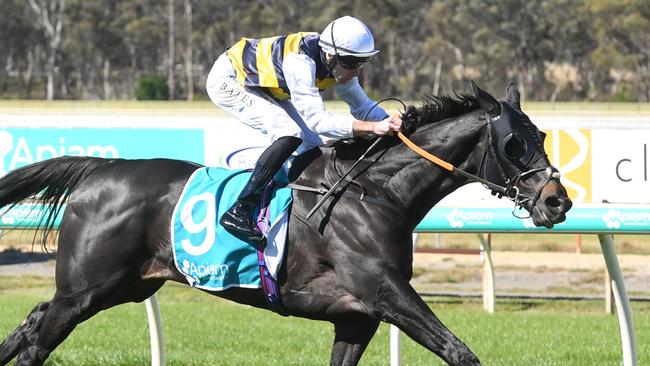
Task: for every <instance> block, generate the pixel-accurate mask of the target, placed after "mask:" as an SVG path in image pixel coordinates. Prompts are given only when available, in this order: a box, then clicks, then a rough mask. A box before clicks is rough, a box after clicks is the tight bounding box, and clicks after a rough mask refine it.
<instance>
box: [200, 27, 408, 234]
mask: <svg viewBox="0 0 650 366" xmlns="http://www.w3.org/2000/svg"><path fill="white" fill-rule="evenodd" d="M378 52H379V51H378V50H376V49H375V42H374V39H373V37H372V34H371V33H370V30H369V29H368V27H367V26H366V25H365V24H363V23H362V22H361V21H360V20H358V19H356V18H353V17H350V16H344V17H342V18H338V19H336V20H334V21H333V22H331V23H330V24H329V25H327V27H325V30H324V31H323V32H322V33H321V34H320V35H319V34H318V33H306V32H300V33H293V34H289V35H286V36H277V37H270V38H262V39H250V38H242V39H241V40H240V41H239V42H237V43H235V44H234V45H233V46H232V47H230V48H228V49H227V50H226V52H224V53H223V54H221V56H219V58H218V59H217V60H216V61H215V63H214V65H213V66H212V69H211V70H210V73H209V74H208V79H207V82H206V88H207V92H208V95H209V96H210V99H211V100H212V102H213V103H214V104H216V105H217V106H218V107H219V108H221V109H222V110H224V111H226V112H228V113H230V114H232V115H233V116H234V117H236V118H237V119H238V120H239V121H241V122H242V123H244V124H246V125H248V126H250V127H252V128H254V129H256V130H259V131H260V132H262V133H264V134H266V135H267V136H268V137H269V140H270V142H271V145H270V146H269V147H268V148H267V149H266V150H265V151H264V152H263V153H262V155H261V156H260V157H259V159H258V161H257V163H256V165H255V168H254V169H253V173H252V175H251V177H250V179H249V181H248V182H247V183H246V185H245V186H244V188H243V190H242V192H241V193H240V195H239V198H238V199H237V201H236V202H235V203H234V204H233V206H232V207H231V208H230V209H229V210H228V211H226V212H225V213H224V214H223V216H222V217H221V219H220V220H219V223H220V224H221V225H222V226H223V227H224V228H225V229H226V230H228V232H230V233H232V234H233V235H235V236H238V237H243V238H246V239H248V240H262V239H263V235H262V234H261V233H260V231H259V229H258V228H257V224H256V221H255V220H254V219H253V218H252V214H253V210H254V207H255V205H256V200H257V196H258V194H259V193H260V192H261V191H263V190H264V188H265V187H266V185H267V184H268V183H269V182H270V181H271V179H273V176H274V175H275V174H276V173H277V172H278V171H279V170H280V168H281V167H282V166H283V164H284V163H285V161H287V159H289V158H290V157H291V155H292V154H293V153H294V152H295V151H297V152H298V153H300V152H303V151H305V150H308V149H310V148H313V147H315V146H319V145H321V144H322V143H323V141H324V140H331V139H345V138H351V137H354V136H361V135H371V134H374V135H378V136H383V135H387V134H392V133H393V131H398V130H399V129H400V127H401V125H402V120H401V119H400V118H399V117H397V116H392V117H391V116H388V114H387V113H386V112H385V111H384V110H383V109H382V108H380V107H375V108H374V109H373V106H374V103H373V101H372V100H370V99H369V98H368V96H367V95H366V93H365V92H364V91H363V89H362V88H361V86H360V85H359V80H358V78H357V76H358V75H359V70H360V69H361V68H362V67H363V66H364V65H365V64H366V63H367V62H368V61H370V59H371V58H372V56H374V55H375V54H377V53H378ZM330 86H333V87H334V91H335V92H336V94H337V95H338V96H339V97H340V98H341V99H342V100H343V101H345V102H346V103H347V104H348V106H349V107H350V113H351V114H352V116H354V117H351V116H346V115H341V114H334V113H329V112H327V111H326V110H325V105H324V104H323V99H322V97H321V95H320V93H319V92H320V91H322V90H325V89H326V88H328V87H330ZM371 109H372V110H371ZM369 111H370V113H369V114H368V112H369ZM366 114H368V116H367V119H368V121H378V122H368V121H362V120H361V119H362V118H364V117H365V116H366Z"/></svg>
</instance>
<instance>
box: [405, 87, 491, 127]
mask: <svg viewBox="0 0 650 366" xmlns="http://www.w3.org/2000/svg"><path fill="white" fill-rule="evenodd" d="M478 108H479V102H478V99H477V98H476V97H475V96H473V95H469V94H454V95H453V96H450V95H426V96H425V98H424V101H423V102H422V105H420V107H419V108H416V107H415V106H409V107H408V108H407V109H406V111H405V112H404V114H402V121H403V122H404V126H403V130H404V134H406V135H407V136H408V135H410V134H411V133H413V132H414V131H415V130H417V129H418V128H419V127H422V126H424V125H428V124H431V123H434V122H438V121H442V120H445V119H447V118H452V117H457V116H460V115H463V114H465V113H469V112H471V111H473V110H476V109H478Z"/></svg>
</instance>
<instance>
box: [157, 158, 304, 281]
mask: <svg viewBox="0 0 650 366" xmlns="http://www.w3.org/2000/svg"><path fill="white" fill-rule="evenodd" d="M250 174H251V173H250V172H247V171H244V170H227V169H223V168H212V167H204V168H200V169H197V170H196V171H195V172H194V173H193V174H192V176H191V177H190V178H189V180H188V181H187V183H186V184H185V188H184V189H183V193H182V194H181V196H180V198H179V200H178V202H177V203H176V207H175V208H174V213H173V215H172V218H171V228H170V232H171V241H172V244H173V247H174V261H175V264H176V268H178V270H179V271H180V272H181V273H182V274H183V275H184V276H185V278H186V279H187V282H188V284H189V285H190V286H193V287H197V288H201V289H205V290H210V291H220V290H225V289H227V288H230V287H247V288H260V287H262V284H261V279H260V272H259V265H258V258H257V249H256V248H257V243H256V242H253V243H247V242H244V241H241V240H240V239H238V238H236V237H234V236H233V235H231V234H230V233H228V232H227V231H226V230H225V229H224V228H223V227H222V226H221V225H219V218H220V217H221V215H222V214H223V213H224V212H225V211H226V210H228V209H229V208H230V206H231V205H232V204H233V203H234V202H235V200H236V199H237V197H238V196H239V192H240V191H241V189H242V187H243V186H244V184H245V183H246V182H247V181H248V178H249V177H250ZM290 204H291V189H290V188H281V189H276V190H275V191H274V192H273V195H272V199H271V203H270V204H269V211H270V229H269V232H268V234H267V245H266V247H265V249H264V258H265V260H266V265H267V268H268V270H269V272H270V273H271V275H272V276H273V278H276V279H277V276H276V275H277V271H278V268H279V267H280V264H281V263H282V256H283V255H284V242H285V239H286V232H287V226H288V217H289V213H288V208H289V206H290Z"/></svg>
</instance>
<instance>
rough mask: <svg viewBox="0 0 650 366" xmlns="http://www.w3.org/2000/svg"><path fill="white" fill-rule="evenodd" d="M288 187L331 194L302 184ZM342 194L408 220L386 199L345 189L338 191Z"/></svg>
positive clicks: (323, 189)
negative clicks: (386, 209) (393, 212)
mask: <svg viewBox="0 0 650 366" xmlns="http://www.w3.org/2000/svg"><path fill="white" fill-rule="evenodd" d="M287 187H289V188H291V189H295V190H297V191H305V192H313V193H316V194H326V193H328V192H329V190H328V189H325V188H316V187H309V186H303V185H300V184H295V183H289V184H288V185H287ZM339 192H340V193H341V196H342V197H347V198H353V199H358V200H359V201H361V202H368V203H372V204H375V205H379V206H382V207H386V208H388V209H390V210H393V211H395V212H396V213H397V214H399V215H400V216H401V217H402V218H406V215H405V214H404V212H403V210H402V208H401V207H399V206H398V205H396V204H394V203H391V202H389V201H387V200H385V199H381V198H377V197H372V196H368V195H367V194H365V193H363V192H362V193H357V192H349V191H347V190H345V188H343V190H340V191H338V192H337V193H339Z"/></svg>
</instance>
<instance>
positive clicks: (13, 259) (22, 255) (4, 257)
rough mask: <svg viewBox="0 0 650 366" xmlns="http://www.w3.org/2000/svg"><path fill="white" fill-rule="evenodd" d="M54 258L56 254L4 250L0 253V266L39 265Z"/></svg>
mask: <svg viewBox="0 0 650 366" xmlns="http://www.w3.org/2000/svg"><path fill="white" fill-rule="evenodd" d="M55 258H56V252H51V253H36V252H23V251H21V250H16V249H6V250H4V251H2V252H0V265H9V264H24V263H40V262H47V261H49V260H52V259H55Z"/></svg>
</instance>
